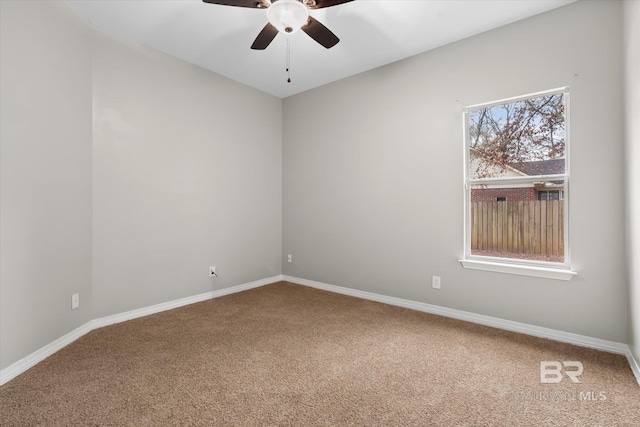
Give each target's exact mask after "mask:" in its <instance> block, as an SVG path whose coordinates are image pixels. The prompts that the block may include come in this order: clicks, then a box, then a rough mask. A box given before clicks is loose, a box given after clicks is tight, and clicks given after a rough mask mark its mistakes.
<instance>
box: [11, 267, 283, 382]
mask: <svg viewBox="0 0 640 427" xmlns="http://www.w3.org/2000/svg"><path fill="white" fill-rule="evenodd" d="M280 281H282V275H279V276H274V277H270V278H267V279H262V280H257V281H255V282H249V283H244V284H241V285H236V286H231V287H229V288H224V289H220V290H217V291H212V292H206V293H203V294H199V295H194V296H191V297H186V298H180V299H177V300H174V301H169V302H165V303H162V304H156V305H152V306H149V307H144V308H139V309H137V310H131V311H127V312H125V313H120V314H114V315H112V316H106V317H101V318H99V319H93V320H91V321H89V322H87V323H85V324H84V325H82V326H80V327H79V328H76V329H74V330H73V331H71V332H69V333H68V334H66V335H64V336H62V337H60V338H58V339H57V340H55V341H53V342H52V343H50V344H47V345H46V346H44V347H42V348H41V349H39V350H36V351H34V352H33V353H31V354H30V355H28V356H27V357H24V358H22V359H20V360H18V361H17V362H15V363H13V364H12V365H9V366H8V367H6V368H5V369H3V370H2V371H0V386H1V385H3V384H5V383H7V382H8V381H11V380H12V379H14V378H15V377H17V376H18V375H20V374H22V373H23V372H25V371H26V370H27V369H29V368H32V367H33V366H35V365H37V364H38V363H40V362H41V361H43V360H44V359H46V358H47V357H49V356H51V355H52V354H54V353H55V352H57V351H59V350H61V349H62V348H64V347H66V346H68V345H69V344H71V343H72V342H74V341H75V340H77V339H78V338H80V337H82V336H83V335H85V334H87V333H89V332H91V331H93V330H95V329H98V328H102V327H104V326H108V325H113V324H115V323H120V322H125V321H127V320H132V319H136V318H138V317H142V316H148V315H150V314H154V313H160V312H162V311H166V310H171V309H174V308H178V307H182V306H185V305H189V304H194V303H196V302H201V301H206V300H209V299H213V298H219V297H221V296H224V295H230V294H234V293H237V292H242V291H246V290H249V289H253V288H258V287H260V286H264V285H268V284H271V283H276V282H280Z"/></svg>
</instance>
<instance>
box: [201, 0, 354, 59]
mask: <svg viewBox="0 0 640 427" xmlns="http://www.w3.org/2000/svg"><path fill="white" fill-rule="evenodd" d="M202 1H203V2H205V3H211V4H219V5H223V6H237V7H250V8H254V9H267V18H268V19H269V22H267V25H265V26H264V28H263V29H262V31H260V33H259V34H258V37H256V39H255V40H254V41H253V44H252V45H251V49H256V50H263V49H266V47H267V46H269V44H270V43H271V41H273V39H274V38H275V37H276V35H277V34H278V32H283V33H287V34H291V33H294V32H296V31H297V30H302V31H304V32H305V33H307V34H308V35H309V37H311V38H312V39H314V40H315V41H317V42H318V43H320V44H321V45H322V46H324V47H326V48H327V49H329V48H331V47H333V46H335V45H336V44H337V43H338V42H339V41H340V39H339V38H338V37H337V36H336V35H335V34H333V33H332V32H331V30H329V29H328V28H327V27H325V26H324V25H322V24H321V23H320V22H319V21H318V20H316V19H315V18H314V17H313V16H310V15H309V10H310V9H321V8H323V7H330V6H336V5H339V4H342V3H348V2H350V1H353V0H202Z"/></svg>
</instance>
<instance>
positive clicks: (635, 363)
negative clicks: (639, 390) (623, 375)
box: [627, 348, 640, 385]
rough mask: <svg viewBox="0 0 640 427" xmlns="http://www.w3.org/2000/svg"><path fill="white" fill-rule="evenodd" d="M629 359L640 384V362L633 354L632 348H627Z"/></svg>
mask: <svg viewBox="0 0 640 427" xmlns="http://www.w3.org/2000/svg"><path fill="white" fill-rule="evenodd" d="M627 360H628V361H629V366H631V370H632V371H633V375H635V377H636V381H638V385H640V364H639V363H638V360H637V359H636V358H635V357H634V356H633V352H632V351H631V348H629V349H628V350H627Z"/></svg>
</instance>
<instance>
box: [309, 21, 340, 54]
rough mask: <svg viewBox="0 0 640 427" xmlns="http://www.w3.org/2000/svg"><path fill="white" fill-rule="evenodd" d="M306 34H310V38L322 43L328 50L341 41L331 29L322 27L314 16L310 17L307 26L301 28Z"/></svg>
mask: <svg viewBox="0 0 640 427" xmlns="http://www.w3.org/2000/svg"><path fill="white" fill-rule="evenodd" d="M300 29H301V30H302V31H304V32H305V33H307V34H309V37H311V38H312V39H314V40H315V41H317V42H318V43H320V44H321V45H322V46H324V47H326V48H327V49H329V48H331V47H333V46H335V45H336V44H338V42H339V41H340V39H339V38H338V37H337V36H336V35H335V34H333V33H332V32H331V30H330V29H328V28H327V27H325V26H324V25H322V24H321V23H320V22H319V21H318V20H317V19H315V18H314V17H313V16H309V21H308V22H307V24H306V25H303V26H302V27H301V28H300Z"/></svg>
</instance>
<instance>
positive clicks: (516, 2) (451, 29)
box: [68, 0, 576, 98]
mask: <svg viewBox="0 0 640 427" xmlns="http://www.w3.org/2000/svg"><path fill="white" fill-rule="evenodd" d="M573 1H576V0H355V1H352V2H350V3H345V4H341V5H338V6H333V7H328V8H324V9H317V10H312V11H311V15H312V16H313V17H314V18H316V19H317V20H319V21H320V22H321V23H323V24H324V25H325V26H327V27H328V28H329V29H330V30H331V31H333V32H334V33H335V34H336V35H337V36H338V37H339V38H340V43H338V44H337V45H336V46H334V47H333V48H331V49H325V48H324V47H322V46H321V45H319V44H318V43H316V42H315V41H314V40H312V39H311V38H310V37H309V36H307V35H306V34H305V33H304V32H302V31H298V32H296V33H294V34H292V35H285V34H278V35H277V36H276V38H275V40H274V41H273V42H272V43H271V44H270V45H269V47H267V49H265V50H262V51H259V50H251V49H250V46H251V44H252V43H253V40H254V39H255V37H256V36H257V35H258V33H259V32H260V30H261V29H262V28H263V27H264V25H265V24H266V23H267V17H266V11H265V10H261V9H250V8H242V7H232V6H221V5H214V4H206V3H203V2H202V1H201V0H68V2H69V3H70V4H71V6H72V7H73V8H74V9H75V10H76V11H77V12H78V13H79V14H80V15H81V16H83V17H85V18H86V19H87V20H89V21H90V22H91V23H93V24H94V25H95V26H96V27H98V28H101V29H103V30H106V31H108V32H110V33H112V34H115V35H117V36H119V37H123V38H125V39H129V40H133V41H136V42H138V43H141V44H143V45H146V46H148V47H151V48H154V49H157V50H159V51H162V52H165V53H167V54H169V55H172V56H175V57H177V58H180V59H182V60H184V61H187V62H190V63H193V64H196V65H199V66H201V67H203V68H206V69H209V70H211V71H214V72H216V73H218V74H221V75H223V76H226V77H229V78H231V79H233V80H237V81H239V82H241V83H244V84H246V85H249V86H252V87H254V88H257V89H259V90H262V91H264V92H268V93H270V94H272V95H275V96H277V97H280V98H284V97H287V96H290V95H293V94H296V93H299V92H303V91H305V90H308V89H311V88H314V87H317V86H321V85H323V84H326V83H330V82H333V81H336V80H339V79H342V78H344V77H348V76H351V75H354V74H358V73H361V72H363V71H366V70H370V69H373V68H376V67H379V66H381V65H385V64H389V63H391V62H394V61H398V60H400V59H403V58H407V57H409V56H413V55H416V54H418V53H421V52H425V51H427V50H430V49H434V48H436V47H439V46H443V45H445V44H448V43H451V42H454V41H457V40H461V39H463V38H466V37H470V36H473V35H475V34H478V33H481V32H484V31H487V30H490V29H493V28H496V27H500V26H503V25H506V24H509V23H511V22H515V21H518V20H521V19H524V18H527V17H530V16H532V15H536V14H538V13H542V12H545V11H548V10H551V9H555V8H557V7H561V6H564V5H566V4H568V3H572V2H573ZM287 38H289V44H290V53H291V60H290V61H291V62H290V63H291V83H287V73H286V71H285V68H286V63H287Z"/></svg>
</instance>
